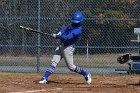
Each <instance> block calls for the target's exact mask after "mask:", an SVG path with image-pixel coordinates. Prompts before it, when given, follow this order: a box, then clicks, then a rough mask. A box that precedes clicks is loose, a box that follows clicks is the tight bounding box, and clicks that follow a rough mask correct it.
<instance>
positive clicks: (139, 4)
mask: <svg viewBox="0 0 140 93" xmlns="http://www.w3.org/2000/svg"><path fill="white" fill-rule="evenodd" d="M139 8H140V1H139V0H0V65H1V66H0V71H12V72H43V71H45V70H46V67H47V66H48V65H49V64H50V62H51V58H52V55H53V52H54V50H55V48H56V46H57V45H59V40H56V39H53V38H50V37H47V36H44V35H39V34H36V33H32V32H24V31H22V30H20V29H19V26H20V25H23V26H26V27H30V28H33V29H36V30H38V31H41V32H47V33H57V32H58V31H59V30H60V29H61V28H62V27H64V26H66V25H67V24H69V23H70V19H71V14H72V13H73V12H75V11H77V10H79V11H81V12H82V13H83V14H84V16H85V21H84V23H83V35H82V37H81V38H80V40H79V41H78V43H77V46H76V51H75V53H74V63H75V65H78V66H81V67H84V68H85V69H88V70H89V71H90V72H91V73H105V72H110V73H112V72H111V71H113V73H115V72H114V69H116V68H128V65H127V64H123V65H122V64H118V63H117V60H116V59H117V57H118V56H120V55H122V54H125V53H132V54H139V48H140V47H139V43H138V42H131V40H135V39H137V35H135V34H134V28H139V26H140V12H139ZM65 67H66V65H65V62H64V60H62V61H61V62H60V63H59V64H58V68H57V69H56V71H57V72H69V71H67V69H65Z"/></svg>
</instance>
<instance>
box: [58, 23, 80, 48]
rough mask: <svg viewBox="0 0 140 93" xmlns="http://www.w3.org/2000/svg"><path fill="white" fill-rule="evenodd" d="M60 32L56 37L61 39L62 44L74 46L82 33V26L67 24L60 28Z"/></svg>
mask: <svg viewBox="0 0 140 93" xmlns="http://www.w3.org/2000/svg"><path fill="white" fill-rule="evenodd" d="M60 32H61V33H62V34H61V35H57V36H56V38H58V39H60V40H61V43H62V44H63V45H64V46H70V45H72V46H75V44H76V41H77V40H78V38H79V37H80V36H81V34H82V27H81V26H79V27H75V28H74V27H73V26H72V25H71V24H70V25H68V26H67V27H65V28H63V29H62V30H60Z"/></svg>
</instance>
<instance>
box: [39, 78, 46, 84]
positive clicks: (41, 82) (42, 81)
mask: <svg viewBox="0 0 140 93" xmlns="http://www.w3.org/2000/svg"><path fill="white" fill-rule="evenodd" d="M38 83H39V84H46V83H47V80H45V79H44V80H40V81H38Z"/></svg>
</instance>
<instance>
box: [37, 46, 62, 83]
mask: <svg viewBox="0 0 140 93" xmlns="http://www.w3.org/2000/svg"><path fill="white" fill-rule="evenodd" d="M61 59H62V56H61V52H60V47H57V48H56V50H55V53H54V55H53V58H52V61H51V64H50V65H49V67H48V68H47V70H46V72H45V74H44V75H43V77H42V79H41V81H39V83H43V84H44V83H46V82H47V80H48V77H49V76H50V75H51V74H52V73H53V72H54V70H55V68H56V66H57V64H58V63H59V62H60V60H61Z"/></svg>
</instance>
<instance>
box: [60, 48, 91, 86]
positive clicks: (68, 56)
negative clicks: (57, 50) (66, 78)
mask: <svg viewBox="0 0 140 93" xmlns="http://www.w3.org/2000/svg"><path fill="white" fill-rule="evenodd" d="M74 50H75V48H73V47H72V46H69V47H67V48H65V49H63V50H61V51H63V53H62V54H63V57H64V60H65V62H66V64H67V66H68V68H69V69H70V70H71V71H73V72H76V73H79V74H81V75H83V76H84V78H85V80H86V81H87V83H88V84H90V83H91V81H92V79H91V74H90V73H89V72H87V71H86V70H84V69H83V68H81V67H79V66H75V65H74V63H73V53H74Z"/></svg>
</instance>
